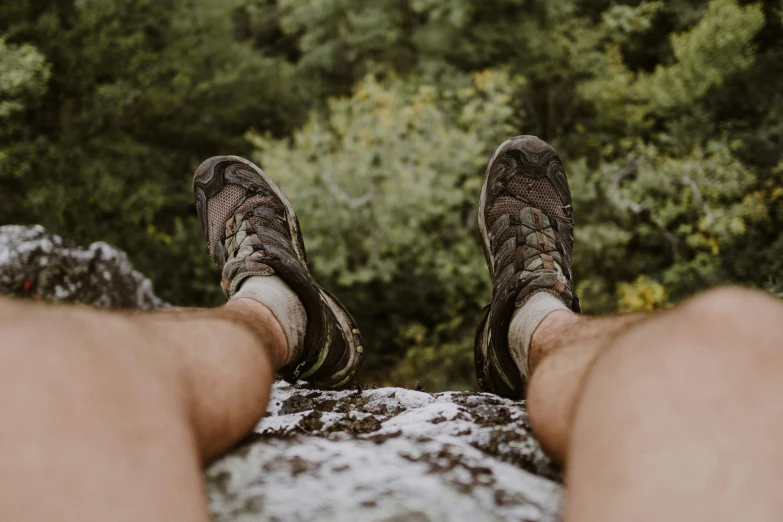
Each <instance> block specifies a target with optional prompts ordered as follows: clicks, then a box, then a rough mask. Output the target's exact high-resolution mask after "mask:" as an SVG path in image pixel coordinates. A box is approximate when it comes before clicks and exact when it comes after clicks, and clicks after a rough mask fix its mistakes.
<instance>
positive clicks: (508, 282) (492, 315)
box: [475, 136, 581, 398]
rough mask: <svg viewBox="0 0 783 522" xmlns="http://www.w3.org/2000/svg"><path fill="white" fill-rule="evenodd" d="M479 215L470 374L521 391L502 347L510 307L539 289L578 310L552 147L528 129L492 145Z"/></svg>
mask: <svg viewBox="0 0 783 522" xmlns="http://www.w3.org/2000/svg"><path fill="white" fill-rule="evenodd" d="M478 222H479V230H480V231H481V237H482V240H483V245H484V256H485V258H486V260H487V267H488V268H489V273H490V276H491V277H492V302H491V303H490V304H489V305H488V306H487V307H486V308H485V309H484V311H483V312H482V314H481V320H480V322H479V326H478V329H477V331H476V340H475V361H476V377H477V378H478V382H479V386H481V389H482V390H484V391H488V392H492V393H496V394H498V395H502V396H505V397H511V398H523V397H524V393H525V381H526V379H527V377H528V376H527V375H522V374H521V372H520V370H519V368H518V367H517V365H516V364H515V363H514V361H513V360H512V358H511V354H510V352H509V346H508V329H509V325H510V323H511V317H512V315H513V314H514V311H515V310H516V309H517V308H519V307H521V306H522V305H524V304H525V302H526V301H527V300H528V299H529V298H530V297H531V296H533V295H534V294H536V293H539V292H548V293H550V294H552V295H554V296H556V297H557V298H558V299H560V300H562V301H563V303H565V305H566V306H567V307H569V308H571V309H572V310H574V311H576V312H580V311H581V307H580V305H579V299H578V298H577V297H576V294H575V293H574V285H573V274H572V271H571V250H572V248H573V244H574V239H573V228H574V214H573V209H572V208H571V193H570V191H569V189H568V180H567V179H566V174H565V170H564V169H563V166H562V164H561V161H560V157H559V156H558V155H557V152H556V151H555V149H553V148H552V147H551V146H550V145H549V144H548V143H546V142H544V141H542V140H540V139H538V138H536V137H535V136H517V137H516V138H512V139H510V140H508V141H506V142H505V143H503V144H502V145H501V146H500V147H498V149H497V151H495V154H494V156H493V157H492V159H491V160H490V162H489V166H488V167H487V171H486V174H485V176H484V186H483V187H482V189H481V199H480V201H479V212H478Z"/></svg>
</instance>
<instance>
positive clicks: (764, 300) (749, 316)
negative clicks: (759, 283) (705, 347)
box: [680, 286, 783, 321]
mask: <svg viewBox="0 0 783 522" xmlns="http://www.w3.org/2000/svg"><path fill="white" fill-rule="evenodd" d="M680 308H681V309H682V310H683V311H685V312H686V313H688V314H690V315H693V316H698V317H699V318H703V319H705V320H710V321H726V320H733V319H736V318H743V319H746V320H753V319H754V318H755V317H759V316H761V317H763V316H765V315H768V313H769V312H772V311H777V312H778V313H780V310H781V309H783V307H781V303H780V301H778V300H777V299H775V298H773V297H771V296H769V295H767V294H765V293H763V292H759V291H757V290H752V289H750V288H743V287H738V286H737V287H725V288H716V289H714V290H709V291H707V292H703V293H701V294H699V295H697V296H695V297H692V298H690V299H688V300H687V301H685V302H684V303H683V304H682V305H681V307H680ZM776 309H777V310H776Z"/></svg>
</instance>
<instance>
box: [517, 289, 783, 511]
mask: <svg viewBox="0 0 783 522" xmlns="http://www.w3.org/2000/svg"><path fill="white" fill-rule="evenodd" d="M623 320H624V321H625V323H622V322H616V321H618V320H612V319H608V320H606V321H608V322H607V323H606V324H605V325H604V326H601V323H599V322H598V321H594V322H591V320H589V319H588V320H582V319H574V318H568V319H567V318H566V317H562V316H561V317H560V318H557V317H553V318H552V321H549V320H547V321H545V323H542V325H541V327H539V329H540V330H541V332H537V333H536V336H538V341H539V343H540V346H539V358H538V359H537V360H535V359H534V360H533V361H532V362H533V364H534V365H535V368H534V371H533V378H532V380H531V383H530V389H529V408H530V414H531V422H532V424H533V426H534V429H535V430H536V431H537V432H540V433H541V434H542V435H543V436H544V437H547V444H548V447H549V448H550V449H551V450H552V451H553V452H554V453H555V454H556V455H557V456H558V457H560V458H561V459H564V461H565V464H566V480H567V482H568V485H569V490H568V495H567V501H566V514H565V519H566V520H567V521H569V522H573V521H579V522H582V521H605V520H633V521H647V520H650V521H653V520H655V521H658V520H669V521H702V520H704V521H707V520H709V521H721V520H726V521H729V520H732V521H733V520H743V521H762V520H778V519H779V516H780V513H783V498H781V496H780V494H779V492H780V491H782V490H783V447H782V446H781V445H780V444H779V441H780V440H783V402H781V400H780V397H782V396H783V378H781V377H782V376H783V350H782V349H781V341H780V339H781V338H783V326H781V325H783V306H782V305H781V304H780V302H778V301H777V300H774V299H772V298H769V297H767V296H764V295H763V294H759V293H755V292H751V291H747V290H739V289H724V290H717V291H713V292H709V293H706V294H703V295H701V296H699V297H696V298H694V299H692V300H690V301H688V302H686V303H685V304H683V305H682V306H680V307H678V308H676V309H674V310H671V311H668V312H665V313H661V314H654V315H649V316H642V318H641V319H639V318H626V319H620V320H619V321H623ZM557 321H567V322H570V323H571V324H572V327H574V328H576V327H578V324H579V323H582V322H584V324H585V325H587V328H590V326H591V324H592V325H594V326H596V327H598V330H600V329H601V328H605V331H603V333H601V332H598V331H596V333H595V334H594V335H591V336H589V338H588V341H587V342H585V343H584V346H583V348H584V351H585V352H586V353H584V354H582V355H581V356H579V357H576V356H575V354H576V353H577V351H576V350H578V349H579V346H580V345H579V344H578V342H577V344H574V345H570V346H561V347H559V348H558V347H556V346H555V347H554V348H553V349H551V350H550V349H549V348H550V347H549V346H546V342H547V341H546V339H547V335H548V334H551V332H548V331H547V328H548V327H552V326H554V325H555V324H557V323H556V322H557ZM542 328H543V329H542ZM539 334H540V335H539ZM568 354H570V355H571V360H572V363H573V364H571V365H570V366H569V364H568V357H567V355H568ZM550 406H551V409H548V408H549V407H550Z"/></svg>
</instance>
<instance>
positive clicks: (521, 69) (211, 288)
mask: <svg viewBox="0 0 783 522" xmlns="http://www.w3.org/2000/svg"><path fill="white" fill-rule="evenodd" d="M782 25H783V5H781V1H780V0H764V1H760V2H758V1H757V2H745V1H735V0H673V1H666V2H655V1H653V2H639V1H634V0H628V1H612V0H449V1H443V0H372V1H368V0H8V1H3V2H2V3H1V4H0V224H10V223H40V224H42V225H44V226H45V227H47V228H48V229H49V230H50V231H53V232H57V233H60V234H63V235H65V236H67V237H70V238H73V239H75V240H77V241H79V242H82V243H87V242H90V241H95V240H105V241H108V242H110V243H112V244H115V245H117V246H119V247H120V248H122V249H124V250H125V251H127V252H128V254H129V255H130V257H131V259H132V260H133V262H134V264H135V266H136V267H137V268H138V269H139V270H141V271H142V272H144V273H145V274H147V275H148V276H149V277H151V278H152V279H153V281H154V282H155V285H156V289H157V293H158V294H159V295H160V296H161V297H163V298H165V299H167V300H169V301H171V302H173V303H176V304H179V305H188V306H209V305H215V304H219V303H220V302H222V294H221V292H220V289H219V287H218V281H219V272H218V271H217V269H216V268H214V267H213V266H212V263H211V260H210V259H209V257H208V255H207V251H206V247H205V244H204V241H203V239H202V237H201V232H200V227H199V225H198V223H197V221H196V216H195V212H194V204H193V201H192V196H191V189H190V182H191V177H192V173H193V171H194V170H195V168H196V167H197V166H198V164H199V163H200V162H201V161H202V160H204V159H206V158H207V157H209V156H212V155H215V154H238V155H245V156H248V157H251V158H252V159H254V160H255V161H257V162H258V163H259V164H260V165H261V166H262V168H264V169H265V170H266V171H267V173H269V174H270V175H271V176H272V177H273V178H274V179H275V180H277V181H278V183H279V184H280V186H281V187H282V188H283V190H284V191H285V192H286V193H287V194H288V196H289V197H290V199H291V200H292V202H293V203H294V206H295V207H296V209H297V212H298V214H299V216H300V220H301V222H302V227H303V230H304V233H305V239H306V243H307V247H308V252H309V254H310V259H311V268H312V269H313V271H314V272H315V275H316V278H317V279H318V280H319V281H320V282H321V283H322V284H324V286H326V287H328V288H330V289H332V290H334V291H335V292H336V293H337V294H338V295H339V296H340V297H341V299H343V300H344V302H345V303H346V304H347V305H348V306H349V307H350V308H351V309H352V310H353V312H354V314H355V315H356V318H357V320H358V321H359V324H360V325H361V326H362V330H363V332H364V335H365V338H366V340H367V348H368V353H369V355H368V361H367V366H366V367H365V376H364V379H365V381H366V382H372V383H377V384H389V383H391V384H397V385H408V386H410V385H413V384H415V383H416V381H421V382H422V383H423V384H424V385H425V386H426V387H427V388H428V389H429V390H440V389H446V388H463V389H467V388H472V387H474V377H473V370H472V358H473V354H472V345H473V330H474V328H475V324H476V322H477V320H478V313H479V310H480V308H481V306H482V305H484V304H485V303H486V302H487V301H488V299H489V280H488V276H487V274H486V269H485V267H484V259H483V256H482V253H481V249H480V246H479V241H478V237H477V231H476V224H475V208H476V203H477V197H478V192H479V189H480V185H481V180H482V174H483V170H484V168H485V166H486V161H487V159H488V158H489V156H490V155H491V153H492V151H493V150H494V149H495V147H496V146H497V145H498V144H499V143H500V142H502V141H503V140H504V139H506V138H508V137H510V136H513V135H516V134H535V135H538V136H540V137H541V138H543V139H546V140H548V141H550V142H551V143H552V144H553V145H554V146H555V147H557V148H558V150H559V151H560V153H561V156H562V157H563V159H564V161H565V165H566V169H567V171H568V175H569V180H570V183H571V186H572V193H573V196H574V200H575V201H574V206H575V212H576V218H577V227H576V249H575V253H574V267H575V273H576V280H577V283H578V291H579V294H580V295H581V297H582V301H583V305H584V307H585V310H586V312H587V313H589V314H598V313H606V312H613V311H618V310H640V309H655V308H663V307H667V306H671V305H672V304H673V303H676V302H677V301H679V300H681V299H683V298H685V297H687V296H688V295H691V294H693V293H694V292H697V291H699V290H703V289H706V288H709V287H713V286H716V285H721V284H730V283H741V284H748V285H753V286H755V287H758V288H762V289H766V290H768V291H770V292H772V293H774V294H777V295H779V296H783V235H781V232H780V231H781V230H782V229H783V159H782V154H781V151H782V150H783V28H782Z"/></svg>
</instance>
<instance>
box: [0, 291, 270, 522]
mask: <svg viewBox="0 0 783 522" xmlns="http://www.w3.org/2000/svg"><path fill="white" fill-rule="evenodd" d="M284 353H285V337H284V334H283V331H282V329H281V328H280V325H279V323H277V321H276V320H275V318H274V316H273V315H272V314H271V312H269V310H268V309H266V308H265V307H264V306H262V305H260V304H258V303H256V302H253V301H246V300H238V301H236V302H233V303H232V304H231V305H230V306H227V307H224V308H222V309H218V310H214V311H197V312H183V313H177V312H168V313H167V312H164V313H157V314H135V315H122V314H111V313H105V312H98V311H94V310H88V309H84V308H75V307H45V306H36V305H31V304H26V303H18V302H11V301H5V300H0V412H2V414H3V422H2V423H0V484H2V485H3V487H2V488H1V489H0V519H2V520H14V521H39V520H74V521H75V520H79V521H92V520H95V521H98V520H100V521H103V520H127V521H138V520H150V521H158V520H159V521H167V520H193V521H199V520H202V521H206V520H208V514H207V510H206V507H205V502H204V493H203V481H202V473H201V467H202V465H203V463H204V462H206V461H208V460H209V459H211V458H213V457H214V456H215V455H217V454H218V453H219V452H221V451H223V450H225V449H226V448H228V447H230V446H231V445H232V444H233V443H235V442H236V441H237V440H238V439H239V438H240V437H242V436H243V435H244V434H245V433H246V432H247V431H249V430H250V429H252V427H253V426H254V424H255V423H256V422H257V421H258V419H259V418H260V417H261V416H262V414H263V411H264V409H265V406H266V402H267V400H268V397H269V393H270V386H271V382H272V379H273V377H274V372H275V369H276V368H277V366H278V365H279V360H280V358H281V357H282V356H283V355H284Z"/></svg>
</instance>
